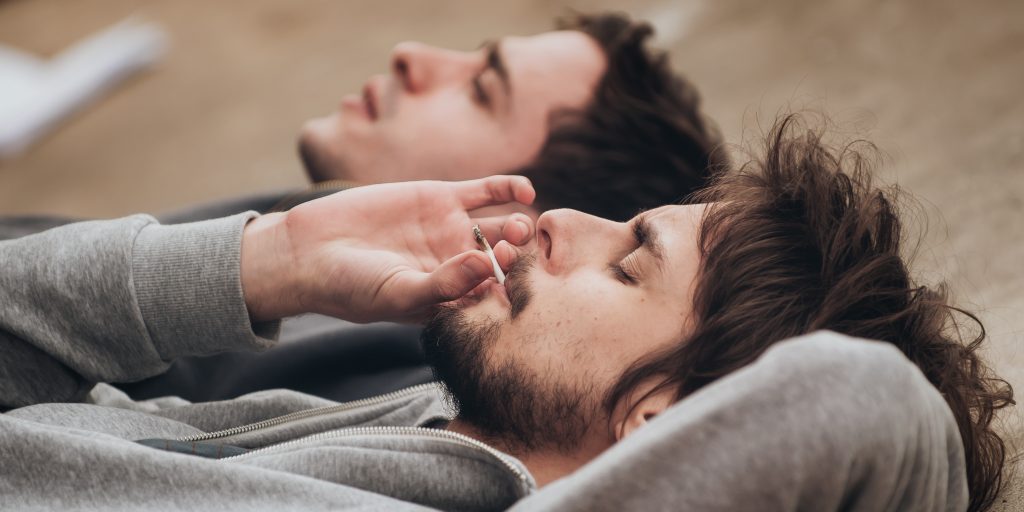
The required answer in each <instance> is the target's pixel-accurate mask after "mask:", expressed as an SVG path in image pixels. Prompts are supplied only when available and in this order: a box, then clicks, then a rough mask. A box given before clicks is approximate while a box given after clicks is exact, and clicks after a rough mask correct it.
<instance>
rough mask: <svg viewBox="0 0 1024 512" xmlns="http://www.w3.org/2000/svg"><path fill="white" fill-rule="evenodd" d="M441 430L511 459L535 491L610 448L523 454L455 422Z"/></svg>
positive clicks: (498, 438)
mask: <svg viewBox="0 0 1024 512" xmlns="http://www.w3.org/2000/svg"><path fill="white" fill-rule="evenodd" d="M445 430H448V431H450V432H455V433H457V434H462V435H464V436H468V437H471V438H473V439H476V440H477V441H480V442H482V443H486V444H487V445H489V446H491V447H492V448H495V449H497V450H499V451H502V452H504V453H507V454H508V455H511V456H513V457H515V458H516V459H518V460H519V461H520V462H522V463H523V465H524V466H526V469H527V470H528V471H529V472H530V475H532V476H533V479H534V480H535V481H536V482H537V487H538V488H540V487H544V486H545V485H547V484H549V483H551V482H554V481H555V480H558V479H560V478H563V477H565V476H568V475H570V474H572V473H573V472H574V471H576V470H577V469H579V468H581V467H582V466H583V465H584V464H586V463H588V462H590V461H591V460H593V459H594V458H595V457H597V456H598V455H600V454H601V452H603V451H604V450H605V449H607V448H608V446H610V444H606V445H605V446H603V447H601V448H597V447H591V446H589V445H590V444H591V443H584V444H583V445H582V446H581V447H580V449H579V450H575V451H574V452H572V453H562V452H560V451H559V450H557V449H549V448H539V449H535V450H523V449H521V448H518V447H516V446H515V444H514V443H509V442H507V441H506V440H504V439H501V438H500V437H494V436H485V435H482V434H481V433H480V431H479V430H477V429H476V428H474V427H473V426H472V425H470V424H468V423H466V422H464V421H461V420H459V419H458V418H456V419H454V420H452V421H451V422H450V423H448V426H447V427H445ZM588 448H589V449H588Z"/></svg>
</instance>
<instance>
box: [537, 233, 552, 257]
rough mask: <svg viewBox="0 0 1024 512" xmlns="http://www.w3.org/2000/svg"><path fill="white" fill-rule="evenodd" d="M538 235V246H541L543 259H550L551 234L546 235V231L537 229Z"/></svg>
mask: <svg viewBox="0 0 1024 512" xmlns="http://www.w3.org/2000/svg"><path fill="white" fill-rule="evenodd" d="M538 235H539V237H540V247H541V250H543V251H544V259H546V260H550V259H551V235H548V232H547V231H545V230H543V229H541V230H539V232H538Z"/></svg>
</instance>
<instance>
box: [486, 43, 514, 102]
mask: <svg viewBox="0 0 1024 512" xmlns="http://www.w3.org/2000/svg"><path fill="white" fill-rule="evenodd" d="M484 50H485V51H486V52H487V67H488V68H489V69H493V70H494V72H495V73H496V74H497V75H498V78H499V79H501V85H502V87H503V88H504V89H505V95H506V96H512V81H511V79H510V78H509V75H508V68H507V67H506V66H505V59H504V58H503V57H502V56H501V40H498V41H486V42H484Z"/></svg>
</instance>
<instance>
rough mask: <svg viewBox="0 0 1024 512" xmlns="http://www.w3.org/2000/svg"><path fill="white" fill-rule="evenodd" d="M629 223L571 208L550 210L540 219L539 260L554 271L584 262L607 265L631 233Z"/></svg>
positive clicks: (558, 271) (574, 266) (558, 272)
mask: <svg viewBox="0 0 1024 512" xmlns="http://www.w3.org/2000/svg"><path fill="white" fill-rule="evenodd" d="M630 236H631V235H630V232H629V228H628V226H627V225H626V224H623V223H619V222H613V221H610V220H606V219H602V218H600V217H595V216H593V215H588V214H586V213H583V212H580V211H577V210H569V209H560V210H549V211H547V212H544V214H542V215H541V216H540V217H539V218H538V219H537V244H538V251H537V252H538V255H537V261H538V262H539V263H540V264H541V265H542V267H543V268H545V269H546V270H547V271H548V272H549V273H551V274H560V273H567V272H572V271H573V270H575V269H577V268H580V267H582V266H586V265H591V264H597V265H601V266H606V265H607V264H608V263H609V262H610V261H611V259H610V258H611V257H612V253H613V252H615V251H619V250H621V248H622V247H624V246H625V244H626V243H628V242H627V240H628V239H629V237H630Z"/></svg>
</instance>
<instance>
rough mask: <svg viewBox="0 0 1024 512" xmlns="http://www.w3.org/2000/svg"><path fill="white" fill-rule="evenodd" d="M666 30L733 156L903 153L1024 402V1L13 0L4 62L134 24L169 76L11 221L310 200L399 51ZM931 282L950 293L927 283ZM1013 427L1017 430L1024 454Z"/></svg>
mask: <svg viewBox="0 0 1024 512" xmlns="http://www.w3.org/2000/svg"><path fill="white" fill-rule="evenodd" d="M609 5H614V7H615V8H617V9H624V10H627V11H629V12H631V13H633V14H634V15H638V16H641V17H653V18H655V21H656V24H658V25H659V26H661V28H663V29H665V30H664V31H663V36H664V37H662V39H661V42H662V44H664V45H665V46H666V47H668V48H669V49H671V50H672V55H673V60H674V62H675V63H676V65H677V66H678V67H679V68H680V69H682V70H685V71H686V73H687V74H688V75H689V76H690V78H692V79H693V80H694V81H695V82H696V83H697V85H698V86H699V87H700V89H701V90H702V91H703V94H704V97H705V100H706V108H707V111H708V113H709V114H710V115H711V116H712V117H713V118H715V119H716V120H717V121H718V122H719V124H720V125H721V127H722V129H723V131H724V133H725V135H726V138H727V139H728V140H730V141H734V142H735V141H743V140H746V141H750V140H752V139H754V138H756V136H757V135H758V133H759V132H758V130H759V127H760V128H767V126H768V125H769V124H770V122H771V120H772V119H774V116H775V114H776V113H778V112H780V111H783V110H786V109H797V110H800V109H807V108H810V109H814V110H818V111H822V112H827V113H829V115H831V116H832V117H833V119H834V120H835V121H836V126H837V128H838V129H839V131H840V133H841V134H843V136H845V137H851V138H852V137H856V136H866V137H868V138H870V139H872V140H874V141H875V142H877V144H878V146H879V147H880V148H881V149H882V150H883V152H884V153H885V154H886V155H887V158H886V160H885V162H884V173H883V175H884V176H885V177H886V178H887V179H888V180H890V181H897V182H898V183H900V184H901V185H902V186H904V187H906V188H907V189H909V190H911V191H913V192H914V193H915V194H916V195H917V196H918V197H919V199H921V201H922V204H923V206H924V213H925V215H927V216H928V217H929V218H930V223H929V226H928V227H929V228H930V229H929V232H928V236H927V237H926V239H925V243H924V244H923V245H922V247H921V250H920V252H919V258H918V269H919V270H920V273H921V274H922V275H928V276H933V277H934V276H938V277H941V278H944V279H947V280H949V281H950V282H951V284H952V285H953V287H954V291H955V292H956V294H957V296H958V297H960V298H961V299H962V300H961V303H962V304H963V305H965V306H966V307H968V308H969V309H973V310H976V311H979V312H980V313H981V316H982V318H983V319H984V320H985V321H986V323H987V326H988V328H989V332H990V335H991V339H992V341H993V343H992V346H991V348H990V357H991V359H992V360H993V362H994V363H995V365H996V367H997V368H998V370H999V372H1000V373H1001V374H1003V375H1004V376H1005V377H1007V378H1009V379H1010V380H1011V381H1012V382H1015V383H1017V384H1018V387H1019V388H1020V389H1021V390H1024V353H1022V351H1021V349H1020V348H1019V346H1020V342H1021V339H1022V336H1024V291H1022V290H1024V268H1022V262H1024V242H1022V237H1024V171H1022V162H1024V102H1022V101H1021V99H1020V98H1019V96H1020V94H1021V92H1020V91H1022V90H1024V2H1020V1H1018V0H984V1H978V2H970V3H967V2H956V1H953V0H937V1H925V0H918V1H913V0H898V1H882V0H866V1H858V0H832V1H821V2H811V1H807V2H799V1H796V0H783V1H774V2H759V1H755V0H716V1H711V0H686V1H676V2H665V1H654V0H649V1H629V2H615V3H614V4H613V3H611V2H589V3H582V2H581V3H569V2H563V1H540V0H532V1H524V2H501V3H497V2H494V3H492V2H472V1H468V0H432V1H430V2H422V1H415V0H405V1H387V2H384V1H379V0H378V1H346V2H342V1H328V0H288V1H285V0H278V1H272V0H248V1H245V2H242V1H221V2H209V1H199V0H149V1H127V0H77V1H74V2H71V1H66V0H65V1H61V0H8V1H6V2H3V1H0V42H2V43H7V44H12V45H14V46H16V47H19V48H21V49H23V50H28V51H32V52H34V53H37V54H41V55H52V54H53V53H55V52H57V51H59V50H60V49H62V48H64V47H65V46H67V45H68V44H70V43H72V42H74V41H75V40H77V39H79V38H81V37H83V36H84V35H86V34H89V33H91V32H93V31H95V30H97V29H100V28H102V27H105V26H107V25H109V24H111V23H113V22H116V21H118V20H119V19H121V18H122V17H124V16H126V15H129V14H133V13H134V14H139V15H141V16H143V17H144V18H146V19H149V20H153V21H156V22H159V23H160V24H162V25H163V26H164V27H165V28H166V29H167V30H168V31H169V34H170V36H171V38H172V48H171V51H170V54H169V55H168V58H167V59H165V61H163V62H162V63H161V64H160V65H159V66H158V68H157V69H156V70H155V71H154V72H151V73H147V74H145V75H143V76H141V77H138V78H136V79H133V80H131V81H130V82H129V83H128V84H126V85H125V86H123V87H121V88H120V89H118V90H117V91H116V93H115V94H113V95H111V96H109V97H107V98H106V99H104V100H102V101H100V102H99V103H98V104H96V105H94V106H92V107H90V108H89V109H87V110H85V111H84V112H82V113H80V114H79V115H77V116H75V117H74V118H73V119H71V120H70V121H69V122H67V123H65V124H64V125H63V126H62V127H61V128H60V129H59V130H57V131H56V132H55V133H53V134H52V135H50V136H49V137H47V138H46V139H45V140H44V141H43V142H42V143H40V144H39V145H37V146H36V147H35V148H33V149H32V150H31V151H30V152H29V153H28V154H26V155H25V156H23V157H22V158H20V159H18V160H14V161H11V162H6V163H0V214H3V213H21V212H49V213H62V214H70V215H82V216H117V215H123V214H127V213H131V212H137V211H146V212H159V211H164V210H167V209H170V208H172V207H177V206H180V205H183V204H187V203H192V202H197V201H203V200H209V199H213V198H217V197H223V196H228V195H232V194H238V193H243V192H251V191H263V190H269V189H275V188H279V187H284V186H301V185H302V184H303V183H304V177H303V173H302V171H301V167H300V164H299V162H298V160H297V158H296V157H295V151H294V141H295V136H296V134H297V132H298V129H299V127H300V126H301V123H302V122H303V120H305V119H307V118H309V117H312V116H317V115H320V114H323V113H325V112H328V111H330V110H332V109H333V108H334V107H335V105H336V104H337V102H338V100H339V99H340V98H341V96H342V94H344V93H347V92H352V91H357V90H358V89H359V87H360V86H361V85H362V83H363V81H364V80H365V78H366V77H367V76H369V75H370V74H372V73H378V72H383V71H385V70H386V63H387V56H388V52H389V50H390V49H391V47H392V46H393V45H394V44H395V43H397V42H399V41H402V40H406V39H418V40H421V41H425V42H429V43H432V44H437V45H441V46H449V47H454V48H464V49H469V48H473V47H475V46H476V45H477V44H478V43H479V42H480V41H481V40H483V39H485V38H487V37H491V36H495V35H501V34H511V33H518V34H528V33H535V32H540V31H544V30H546V29H548V28H549V27H550V26H551V19H552V18H553V17H554V16H555V15H557V14H561V13H564V12H566V11H565V9H566V7H567V6H572V7H574V8H576V9H580V10H593V9H600V8H604V7H608V6H609ZM928 281H929V282H934V281H935V279H928ZM1022 425H1024V422H1021V421H1020V420H1019V419H1017V420H1014V421H1013V422H1012V423H1011V424H1010V425H1008V427H1007V428H1008V429H1009V430H1011V431H1012V432H1013V437H1014V438H1016V439H1020V438H1021V437H1022Z"/></svg>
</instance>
